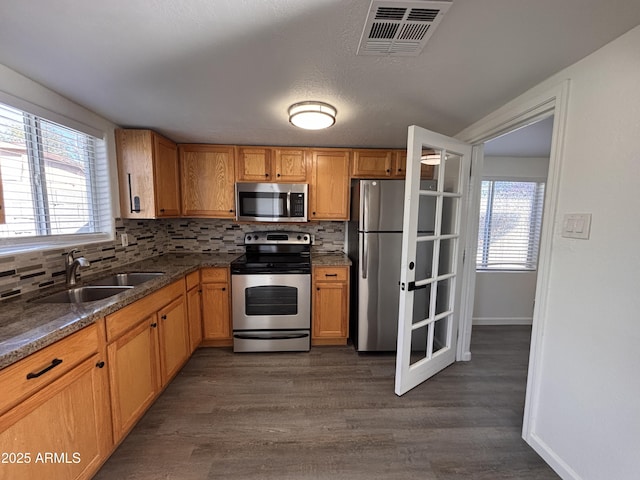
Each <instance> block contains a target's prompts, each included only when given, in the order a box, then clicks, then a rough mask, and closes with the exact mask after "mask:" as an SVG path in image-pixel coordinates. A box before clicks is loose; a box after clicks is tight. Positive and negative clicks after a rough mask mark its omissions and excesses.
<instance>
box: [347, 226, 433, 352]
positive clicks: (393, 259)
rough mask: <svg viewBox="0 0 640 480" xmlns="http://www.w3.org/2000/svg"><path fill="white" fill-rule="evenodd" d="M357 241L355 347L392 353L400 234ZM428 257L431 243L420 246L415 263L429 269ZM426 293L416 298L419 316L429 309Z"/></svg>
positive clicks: (363, 236)
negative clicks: (358, 264)
mask: <svg viewBox="0 0 640 480" xmlns="http://www.w3.org/2000/svg"><path fill="white" fill-rule="evenodd" d="M358 240H359V246H360V247H359V249H360V252H359V253H360V254H359V257H360V261H361V264H360V268H359V269H358V270H359V271H358V289H357V291H358V309H357V310H358V312H357V315H358V319H357V326H356V329H355V330H356V331H355V332H354V333H355V335H356V338H354V341H355V344H356V348H357V350H358V351H361V352H367V351H372V352H373V351H395V349H396V341H397V335H398V302H399V297H400V290H399V289H400V286H399V285H398V282H399V281H400V253H401V242H402V234H401V233H360V234H359V235H358ZM365 248H366V250H367V251H366V252H365V251H364V250H365ZM431 257H432V247H431V243H430V242H425V243H422V244H421V249H420V250H419V251H418V258H417V261H416V264H417V265H421V266H423V268H424V269H426V270H430V268H431V262H430V259H431ZM365 258H366V263H365ZM427 276H429V274H428V272H425V273H424V274H422V276H421V277H420V278H425V277H427ZM365 277H366V278H365ZM427 292H428V290H424V291H422V292H421V295H417V296H416V299H415V300H416V301H415V310H416V314H417V315H418V316H421V315H422V313H423V312H425V311H426V310H427V309H428V308H429V298H428V294H427ZM425 294H427V295H425ZM421 318H422V317H421Z"/></svg>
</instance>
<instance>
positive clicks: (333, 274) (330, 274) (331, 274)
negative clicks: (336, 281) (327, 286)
mask: <svg viewBox="0 0 640 480" xmlns="http://www.w3.org/2000/svg"><path fill="white" fill-rule="evenodd" d="M324 276H325V277H337V276H338V274H337V273H325V274H324Z"/></svg>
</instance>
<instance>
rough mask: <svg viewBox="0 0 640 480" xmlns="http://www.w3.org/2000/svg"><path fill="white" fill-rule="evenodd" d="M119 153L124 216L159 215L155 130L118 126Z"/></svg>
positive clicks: (153, 216)
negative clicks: (125, 128)
mask: <svg viewBox="0 0 640 480" xmlns="http://www.w3.org/2000/svg"><path fill="white" fill-rule="evenodd" d="M115 133H116V156H117V160H118V184H119V187H120V215H121V216H122V218H156V199H155V194H154V182H153V174H154V168H153V148H154V144H153V132H152V131H151V130H129V129H127V130H123V129H118V130H116V132H115Z"/></svg>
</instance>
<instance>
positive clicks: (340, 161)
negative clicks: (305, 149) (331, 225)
mask: <svg viewBox="0 0 640 480" xmlns="http://www.w3.org/2000/svg"><path fill="white" fill-rule="evenodd" d="M309 200H310V201H309V219H310V220H348V219H349V152H348V151H346V150H316V151H312V152H311V185H310V192H309Z"/></svg>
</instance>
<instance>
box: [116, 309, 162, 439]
mask: <svg viewBox="0 0 640 480" xmlns="http://www.w3.org/2000/svg"><path fill="white" fill-rule="evenodd" d="M157 326H158V324H157V321H156V318H155V315H154V316H151V317H148V318H145V319H144V320H142V321H141V322H139V323H138V324H137V325H135V326H134V327H133V329H131V330H130V331H129V332H127V333H126V334H124V335H123V336H122V337H120V338H118V339H117V340H116V341H114V342H112V343H111V344H109V347H108V349H107V350H108V357H109V377H110V384H111V411H112V417H113V434H114V438H115V442H116V443H118V442H119V441H120V439H122V438H123V437H124V435H125V434H126V433H127V432H128V431H129V430H131V428H132V427H133V425H135V423H136V422H137V421H138V419H139V418H140V417H141V416H142V414H143V413H144V412H145V411H146V410H147V408H148V407H149V406H150V405H151V403H153V400H154V399H155V397H156V394H157V393H158V390H159V388H160V387H159V386H160V381H159V372H158V365H159V358H158V340H157Z"/></svg>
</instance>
